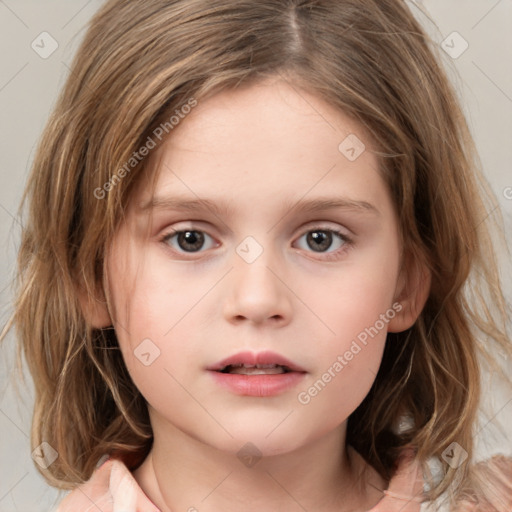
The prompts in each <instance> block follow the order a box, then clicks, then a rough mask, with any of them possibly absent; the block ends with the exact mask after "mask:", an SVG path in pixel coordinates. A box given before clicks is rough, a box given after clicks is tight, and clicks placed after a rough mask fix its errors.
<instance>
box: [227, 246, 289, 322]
mask: <svg viewBox="0 0 512 512" xmlns="http://www.w3.org/2000/svg"><path fill="white" fill-rule="evenodd" d="M233 262H234V264H233V266H234V268H233V270H232V271H231V272H230V274H229V278H228V279H229V282H228V293H227V296H226V297H227V298H226V300H225V304H224V316H225V318H226V320H227V321H228V322H230V323H234V324H239V323H243V322H250V323H253V324H258V325H259V324H264V323H270V324H272V325H275V326H280V327H282V326H284V325H286V324H288V323H289V322H290V320H291V316H292V303H291V295H292V294H293V293H292V291H291V290H290V289H289V288H288V286H289V284H288V283H287V279H286V276H285V275H284V273H283V272H282V270H281V269H282V265H280V264H279V263H278V261H277V258H275V257H273V255H272V254H271V251H270V250H265V251H263V253H262V254H261V255H260V256H259V257H258V258H257V259H256V260H255V261H253V262H252V263H248V262H247V261H245V260H244V259H243V258H241V257H239V255H238V254H235V255H234V259H233Z"/></svg>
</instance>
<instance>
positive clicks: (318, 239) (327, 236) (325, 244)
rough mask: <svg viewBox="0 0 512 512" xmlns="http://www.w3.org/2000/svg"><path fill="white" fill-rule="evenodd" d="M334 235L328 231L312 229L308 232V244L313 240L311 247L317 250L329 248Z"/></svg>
mask: <svg viewBox="0 0 512 512" xmlns="http://www.w3.org/2000/svg"><path fill="white" fill-rule="evenodd" d="M331 239H332V235H331V233H328V232H327V231H312V232H311V233H309V234H308V244H309V242H313V243H312V244H311V245H310V247H311V248H312V249H313V250H314V251H317V252H320V251H322V250H325V249H328V248H329V246H330V245H331V242H332V240H331Z"/></svg>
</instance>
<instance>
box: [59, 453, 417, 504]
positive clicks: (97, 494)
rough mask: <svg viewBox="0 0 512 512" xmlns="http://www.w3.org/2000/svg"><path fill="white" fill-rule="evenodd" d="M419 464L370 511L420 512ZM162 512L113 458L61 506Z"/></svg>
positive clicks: (404, 469) (407, 463)
mask: <svg viewBox="0 0 512 512" xmlns="http://www.w3.org/2000/svg"><path fill="white" fill-rule="evenodd" d="M419 474H420V472H419V465H418V464H417V462H416V461H415V460H410V459H409V460H407V459H404V460H403V461H402V463H401V464H400V465H399V467H398V470H397V472H396V474H395V476H394V477H393V478H392V479H391V481H390V483H389V486H388V489H387V490H385V491H383V497H382V499H381V500H380V501H379V503H378V504H377V505H375V507H373V508H372V509H371V510H369V511H368V512H420V510H421V504H420V497H421V494H422V490H423V482H422V478H421V477H420V476H419ZM98 509H99V510H101V511H102V512H117V511H122V512H158V511H159V509H158V507H157V506H156V505H154V504H153V503H152V502H151V500H150V499H149V498H148V497H147V496H146V495H145V494H144V492H143V491H142V489H141V488H140V487H139V485H138V484H137V482H136V480H135V478H134V477H133V475H132V474H131V473H130V471H129V470H128V468H127V467H126V466H125V464H124V463H123V462H121V461H120V460H117V459H109V460H107V461H106V462H105V463H103V465H101V466H100V467H99V468H97V469H96V470H95V471H94V473H93V475H92V476H91V478H90V479H89V480H88V481H87V482H85V483H83V484H81V485H79V486H78V487H77V488H75V489H74V490H73V491H72V492H71V493H69V494H68V495H67V496H66V497H65V498H64V499H63V500H62V502H61V503H60V505H59V508H58V509H57V512H89V511H90V512H93V511H97V510H98Z"/></svg>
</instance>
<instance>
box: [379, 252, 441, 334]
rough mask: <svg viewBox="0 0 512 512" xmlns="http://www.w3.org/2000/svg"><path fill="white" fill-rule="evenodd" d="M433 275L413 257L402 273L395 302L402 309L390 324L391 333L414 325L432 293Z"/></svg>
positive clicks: (407, 262)
mask: <svg viewBox="0 0 512 512" xmlns="http://www.w3.org/2000/svg"><path fill="white" fill-rule="evenodd" d="M431 281H432V273H431V271H430V269H429V268H428V266H427V264H426V263H425V262H423V261H422V260H419V259H418V258H413V257H412V256H411V257H409V258H408V259H407V261H406V262H405V264H404V266H403V267H402V269H401V271H400V275H399V278H398V281H397V288H396V294H395V298H394V301H395V302H398V303H399V304H400V305H401V306H402V308H401V309H400V311H398V310H397V314H396V315H395V317H394V318H392V319H391V320H390V321H389V323H388V331H389V332H402V331H405V330H407V329H409V328H410V327H412V326H413V325H414V322H416V320H417V319H418V317H419V316H420V313H421V311H422V310H423V308H424V306H425V303H426V302H427V299H428V296H429V293H430V284H431Z"/></svg>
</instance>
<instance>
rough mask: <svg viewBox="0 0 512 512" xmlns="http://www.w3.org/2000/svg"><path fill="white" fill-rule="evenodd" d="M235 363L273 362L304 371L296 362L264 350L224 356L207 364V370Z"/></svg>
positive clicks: (218, 369)
mask: <svg viewBox="0 0 512 512" xmlns="http://www.w3.org/2000/svg"><path fill="white" fill-rule="evenodd" d="M237 364H246V365H252V366H255V365H257V364H275V365H279V366H284V367H286V368H287V369H288V370H290V371H294V372H305V371H306V370H304V368H301V367H300V366H299V365H298V364H295V363H294V362H293V361H290V360H289V359H287V358H286V357H284V356H282V355H280V354H276V353H275V352H271V351H264V352H238V353H237V354H234V355H232V356H229V357H226V358H225V359H222V361H219V362H217V363H215V364H213V365H212V366H209V367H208V368H207V370H212V371H220V370H222V369H223V368H225V367H226V366H229V365H237Z"/></svg>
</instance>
